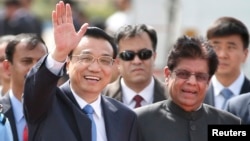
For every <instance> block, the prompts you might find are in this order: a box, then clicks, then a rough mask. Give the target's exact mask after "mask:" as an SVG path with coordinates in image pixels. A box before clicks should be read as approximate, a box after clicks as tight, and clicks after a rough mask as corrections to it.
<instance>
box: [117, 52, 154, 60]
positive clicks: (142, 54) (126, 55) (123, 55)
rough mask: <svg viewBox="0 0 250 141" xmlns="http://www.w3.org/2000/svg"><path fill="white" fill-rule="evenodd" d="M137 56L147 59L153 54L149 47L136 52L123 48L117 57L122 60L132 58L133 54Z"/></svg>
mask: <svg viewBox="0 0 250 141" xmlns="http://www.w3.org/2000/svg"><path fill="white" fill-rule="evenodd" d="M136 55H137V56H138V57H139V58H140V59H141V60H147V59H149V58H150V57H151V56H152V55H153V51H152V50H149V49H142V50H140V51H138V52H134V51H130V50H125V51H123V52H121V53H120V54H119V58H121V59H122V60H124V61H131V60H134V58H135V56H136Z"/></svg>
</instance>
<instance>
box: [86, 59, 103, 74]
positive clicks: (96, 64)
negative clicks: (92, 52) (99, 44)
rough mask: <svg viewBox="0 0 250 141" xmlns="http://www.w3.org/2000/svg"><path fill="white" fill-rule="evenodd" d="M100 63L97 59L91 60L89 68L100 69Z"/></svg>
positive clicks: (92, 69)
mask: <svg viewBox="0 0 250 141" xmlns="http://www.w3.org/2000/svg"><path fill="white" fill-rule="evenodd" d="M100 68H101V67H100V64H99V63H98V61H97V59H94V60H93V62H91V63H90V64H89V65H88V69H89V70H91V71H99V70H100Z"/></svg>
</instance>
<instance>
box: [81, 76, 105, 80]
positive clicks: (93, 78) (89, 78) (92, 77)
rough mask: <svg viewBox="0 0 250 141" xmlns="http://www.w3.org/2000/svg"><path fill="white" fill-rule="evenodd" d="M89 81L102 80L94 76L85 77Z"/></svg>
mask: <svg viewBox="0 0 250 141" xmlns="http://www.w3.org/2000/svg"><path fill="white" fill-rule="evenodd" d="M84 78H85V79H87V80H95V81H100V80H101V79H100V78H99V77H94V76H85V77H84Z"/></svg>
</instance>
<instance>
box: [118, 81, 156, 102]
mask: <svg viewBox="0 0 250 141" xmlns="http://www.w3.org/2000/svg"><path fill="white" fill-rule="evenodd" d="M154 85H155V82H154V78H153V77H152V78H151V81H150V83H149V85H148V86H147V87H145V88H144V89H143V90H142V91H141V92H139V93H136V92H135V91H134V90H132V89H131V88H129V87H128V86H127V85H126V84H125V82H124V79H123V78H121V86H122V91H123V101H125V102H126V103H130V104H131V102H132V101H133V98H134V96H135V95H137V94H138V95H140V96H141V97H143V100H144V101H146V103H148V104H150V103H152V102H153V94H154Z"/></svg>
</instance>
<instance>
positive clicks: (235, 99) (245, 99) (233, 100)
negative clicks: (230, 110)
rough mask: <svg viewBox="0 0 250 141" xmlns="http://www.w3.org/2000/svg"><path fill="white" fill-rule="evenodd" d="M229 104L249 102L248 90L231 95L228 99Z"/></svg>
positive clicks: (249, 93)
mask: <svg viewBox="0 0 250 141" xmlns="http://www.w3.org/2000/svg"><path fill="white" fill-rule="evenodd" d="M228 102H229V103H230V104H236V105H242V104H243V105H244V104H247V103H249V102H250V92H248V93H244V94H241V95H239V96H235V97H232V98H230V99H229V100H228Z"/></svg>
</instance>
